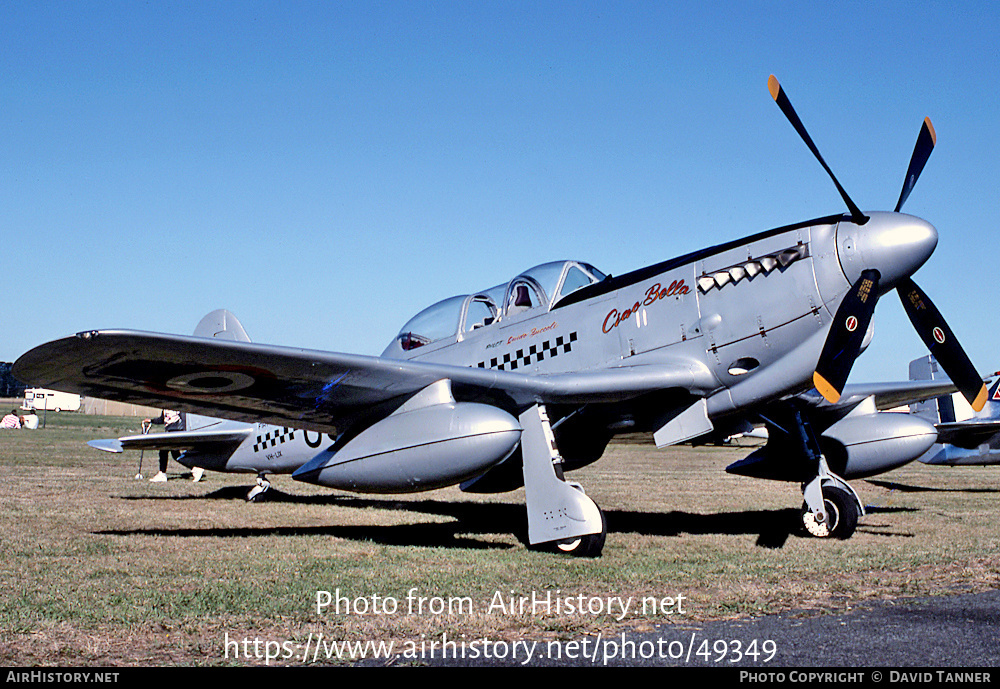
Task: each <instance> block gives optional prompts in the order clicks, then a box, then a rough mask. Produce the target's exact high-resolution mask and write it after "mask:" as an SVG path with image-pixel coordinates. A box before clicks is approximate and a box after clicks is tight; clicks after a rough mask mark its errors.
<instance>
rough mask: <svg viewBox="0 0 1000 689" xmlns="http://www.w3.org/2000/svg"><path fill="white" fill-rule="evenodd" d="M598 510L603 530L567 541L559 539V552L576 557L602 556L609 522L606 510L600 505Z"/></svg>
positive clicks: (556, 547) (556, 546)
mask: <svg viewBox="0 0 1000 689" xmlns="http://www.w3.org/2000/svg"><path fill="white" fill-rule="evenodd" d="M597 511H598V512H600V513H601V532H600V533H594V534H587V535H586V536H580V537H579V538H568V539H566V540H565V541H557V542H556V543H555V550H556V552H558V553H566V554H567V555H573V556H575V557H600V555H601V551H603V550H604V541H605V539H606V538H607V535H608V522H607V520H606V519H605V518H604V510H602V509H601V508H600V507H598V508H597Z"/></svg>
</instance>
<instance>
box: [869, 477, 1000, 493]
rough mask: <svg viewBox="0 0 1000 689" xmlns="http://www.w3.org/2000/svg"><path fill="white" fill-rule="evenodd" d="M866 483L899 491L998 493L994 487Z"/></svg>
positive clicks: (874, 481)
mask: <svg viewBox="0 0 1000 689" xmlns="http://www.w3.org/2000/svg"><path fill="white" fill-rule="evenodd" d="M868 483H870V484H872V485H873V486H878V487H879V488H885V489H886V490H898V491H899V492H900V493H1000V490H997V489H996V488H930V487H928V486H911V485H907V484H905V483H896V482H894V481H878V480H871V479H869V480H868Z"/></svg>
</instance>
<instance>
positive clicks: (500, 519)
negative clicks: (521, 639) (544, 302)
mask: <svg viewBox="0 0 1000 689" xmlns="http://www.w3.org/2000/svg"><path fill="white" fill-rule="evenodd" d="M247 490H248V487H240V486H230V487H225V488H220V489H218V490H216V491H213V492H211V493H208V494H205V495H200V496H199V495H188V496H142V497H133V496H127V497H125V496H123V499H127V500H244V499H245V498H246V493H247ZM267 502H271V503H278V504H281V503H290V504H302V505H331V506H334V505H335V506H338V507H342V508H356V509H381V510H394V511H400V512H409V513H412V514H414V515H419V514H425V515H432V516H435V517H447V518H451V519H452V520H453V521H449V522H446V523H440V522H417V523H413V524H405V525H391V526H352V525H345V526H338V525H328V526H315V527H294V526H290V527H281V526H278V527H260V528H254V527H246V528H226V527H204V528H199V527H194V528H177V529H134V530H105V531H100V532H97V533H101V534H110V535H119V536H125V535H155V536H178V537H223V538H227V537H231V538H246V537H249V536H332V537H336V538H344V539H348V540H356V541H370V542H374V543H379V544H381V545H407V546H425V547H449V548H468V549H508V548H510V547H512V546H510V545H509V544H503V543H495V542H486V541H482V540H480V538H482V537H484V536H488V535H491V534H494V535H495V534H499V535H506V534H513V535H514V536H515V537H516V538H517V539H518V541H520V542H521V543H522V544H527V524H526V520H525V511H524V505H523V504H522V503H477V502H444V501H435V500H415V501H410V500H395V499H392V498H391V497H387V498H369V497H359V496H354V495H344V494H330V495H291V494H288V493H284V492H282V491H280V490H277V489H275V488H273V487H272V488H271V489H270V490H269V491H268V493H267V499H266V501H265V503H267ZM901 511H909V510H908V509H906V508H892V507H884V508H879V507H875V508H868V512H869V514H872V513H883V514H886V513H891V512H901ZM605 518H606V519H607V525H608V532H609V533H612V534H613V533H631V534H638V535H645V536H662V537H668V538H669V537H677V536H681V535H683V534H696V535H712V534H717V535H730V536H733V535H751V536H756V537H757V538H756V545H757V546H758V547H761V548H769V549H778V548H782V547H784V545H785V543H786V542H787V541H788V539H789V538H790V537H795V538H810V537H809V536H807V535H806V534H804V533H803V532H802V529H801V522H800V520H799V510H798V509H797V508H786V509H777V510H751V511H743V512H721V513H717V514H699V513H693V512H683V511H672V512H665V513H656V512H639V511H631V510H606V511H605ZM883 528H884V525H880V524H870V525H867V524H864V523H863V522H862V524H861V525H859V529H861V530H862V531H864V532H866V533H870V534H874V535H881V536H907V534H901V533H890V532H887V531H884V530H882V529H883Z"/></svg>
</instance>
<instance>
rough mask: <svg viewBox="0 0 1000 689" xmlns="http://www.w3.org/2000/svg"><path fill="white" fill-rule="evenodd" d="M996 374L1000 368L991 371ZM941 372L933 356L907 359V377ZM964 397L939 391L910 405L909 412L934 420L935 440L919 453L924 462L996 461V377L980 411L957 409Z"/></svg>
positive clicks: (934, 376)
mask: <svg viewBox="0 0 1000 689" xmlns="http://www.w3.org/2000/svg"><path fill="white" fill-rule="evenodd" d="M993 375H994V376H1000V371H998V372H997V373H994V374H993ZM943 377H944V373H943V371H942V370H941V367H940V366H939V365H938V362H937V361H935V359H934V357H933V356H924V357H920V358H919V359H914V360H913V361H911V362H910V380H940V379H942V378H943ZM963 401H964V400H961V399H957V400H956V399H955V398H954V396H953V395H943V396H940V397H936V398H934V399H932V400H929V401H927V402H923V403H916V404H911V405H910V412H911V413H912V414H914V415H916V416H919V417H920V418H923V419H926V420H928V421H930V422H931V423H933V424H934V427H935V428H936V429H937V432H938V442H937V443H935V444H934V446H933V447H932V448H931V449H930V450H928V451H927V452H926V453H924V454H923V455H921V456H920V457H919V459H920V461H921V462H924V463H925V464H947V465H950V466H960V465H963V466H964V465H980V464H1000V377H998V378H997V380H996V382H994V383H993V386H992V387H991V388H990V389H989V393H988V395H987V401H986V405H985V406H984V407H983V409H982V410H980V411H978V412H977V411H974V410H968V411H969V412H970V413H968V414H966V413H959V411H958V409H956V407H958V408H959V409H961V406H962V402H963Z"/></svg>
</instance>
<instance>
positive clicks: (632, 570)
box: [0, 413, 1000, 666]
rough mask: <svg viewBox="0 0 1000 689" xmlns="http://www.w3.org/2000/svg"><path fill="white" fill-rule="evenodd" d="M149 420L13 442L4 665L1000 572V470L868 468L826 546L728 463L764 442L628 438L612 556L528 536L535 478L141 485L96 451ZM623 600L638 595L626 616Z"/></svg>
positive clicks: (637, 625) (198, 659) (819, 600)
mask: <svg viewBox="0 0 1000 689" xmlns="http://www.w3.org/2000/svg"><path fill="white" fill-rule="evenodd" d="M135 432H138V419H128V418H121V417H102V416H84V415H80V414H70V413H62V414H53V413H50V414H49V415H48V417H47V419H46V424H45V428H39V429H38V430H37V431H4V432H3V433H2V435H0V479H2V485H3V487H4V497H3V499H2V500H0V661H2V662H3V663H4V664H5V665H8V666H21V665H88V666H97V665H101V666H122V665H124V666H127V665H212V666H216V665H263V664H265V662H267V663H270V664H284V665H293V664H305V663H313V662H317V663H338V662H345V661H343V660H338V659H337V658H335V657H331V658H326V657H322V656H319V657H313V656H310V657H309V658H303V657H302V655H300V654H298V653H294V654H292V653H290V654H289V655H288V656H285V657H275V658H271V659H265V657H264V656H263V655H260V654H257V655H251V654H250V653H249V651H251V650H253V649H252V648H251V647H248V646H246V645H245V644H244V645H243V646H242V647H240V648H238V649H236V648H234V646H233V641H234V640H235V641H238V642H243V641H244V640H256V641H258V649H257V650H260V649H261V648H263V646H261V645H260V644H268V643H270V644H272V647H271V648H272V649H281V650H282V651H284V650H285V649H300V648H301V647H302V645H303V644H305V643H306V642H307V640H311V639H316V638H320V637H319V635H322V638H323V639H326V640H338V641H361V642H365V641H372V642H374V641H381V642H393V643H395V644H397V646H396V647H397V648H398V647H399V645H401V644H405V643H426V642H427V640H433V639H440V638H443V637H447V638H451V639H468V640H472V639H480V638H489V639H494V640H508V641H514V640H517V639H525V638H528V639H537V640H542V641H544V640H552V639H567V640H569V639H579V638H581V637H585V636H588V635H596V634H597V633H599V632H601V633H608V632H612V631H623V630H631V629H649V628H651V627H652V626H653V625H657V624H674V625H679V626H680V627H683V626H684V625H686V624H687V625H690V624H693V623H698V622H701V621H704V620H711V619H721V618H737V617H742V616H751V615H761V614H766V613H774V612H784V611H801V614H802V615H810V614H824V613H826V612H831V611H843V610H847V609H851V608H855V607H859V606H864V605H865V604H867V603H870V602H873V601H882V600H889V599H895V598H900V597H911V596H925V595H939V594H948V593H964V592H975V591H982V590H988V589H996V588H997V587H998V585H1000V548H998V545H1000V528H998V527H997V516H998V514H1000V503H998V497H1000V467H964V468H935V467H928V466H925V465H923V464H919V463H913V464H911V465H909V466H906V467H903V468H901V469H898V470H896V471H894V472H892V473H889V474H885V475H882V476H879V477H874V478H872V479H869V480H864V481H854V482H852V485H854V487H855V489H856V490H857V491H858V493H859V494H860V496H861V498H862V501H863V502H865V504H866V505H867V506H868V511H869V514H868V516H866V517H864V518H863V519H862V520H861V523H860V525H859V528H858V531H857V533H856V534H855V535H854V537H853V538H851V539H850V540H848V541H827V540H816V539H812V538H808V537H805V536H803V535H801V534H800V533H799V531H798V530H797V521H798V519H797V514H798V507H799V506H800V505H801V502H802V498H801V493H800V491H799V488H798V486H797V485H795V484H784V483H775V482H769V481H757V480H753V479H747V478H741V477H735V476H730V475H728V474H726V473H725V472H724V468H725V466H726V465H727V464H729V463H731V462H732V461H735V460H736V459H738V458H740V457H743V456H745V455H746V454H747V453H748V452H749V449H748V448H747V447H702V448H690V447H677V448H669V449H667V450H661V451H658V450H656V449H655V448H654V447H653V446H652V445H649V444H645V443H642V442H634V441H631V442H630V441H625V442H617V443H613V444H612V445H611V446H610V447H609V448H608V451H607V453H606V454H605V456H604V458H603V459H602V460H601V461H599V462H597V463H596V464H594V465H591V466H590V467H587V468H585V469H583V470H580V471H578V472H575V473H573V474H572V475H571V476H570V478H571V479H573V480H576V481H579V482H580V483H582V484H583V486H584V487H585V488H586V490H587V492H588V494H589V495H591V496H592V497H593V498H594V499H595V501H596V502H597V503H598V505H600V506H601V508H602V509H603V510H604V511H605V514H606V516H607V522H608V539H607V544H606V546H605V548H604V554H603V556H602V557H601V558H598V559H593V560H589V559H577V558H571V557H565V556H559V555H553V554H548V553H543V552H535V551H531V550H528V549H527V548H526V547H525V545H524V543H523V541H522V538H523V533H524V531H525V524H524V520H525V515H524V508H523V493H522V492H521V491H518V492H515V493H509V494H502V495H497V496H473V495H466V494H463V493H461V492H460V491H459V490H458V489H457V488H450V489H444V490H439V491H433V492H428V493H417V494H413V495H403V496H379V495H373V496H366V495H352V494H347V493H341V492H337V491H331V490H328V489H325V488H320V487H317V486H309V485H307V484H301V483H298V482H296V481H293V480H292V479H291V478H290V477H287V476H277V477H274V478H273V480H272V484H273V488H272V499H271V500H270V501H268V502H264V503H260V504H252V503H247V502H246V501H245V500H244V496H245V494H246V492H247V491H248V490H249V488H250V487H251V486H252V485H253V483H254V480H253V477H252V476H249V475H242V476H241V475H225V474H218V473H207V474H206V478H205V480H204V481H202V482H201V483H193V482H191V481H190V474H189V472H187V470H185V469H184V468H183V467H182V466H181V465H179V464H177V463H175V462H173V461H171V464H170V468H169V471H170V472H171V480H170V481H168V482H166V483H159V484H151V483H149V482H148V480H141V481H138V480H135V479H134V476H135V474H136V471H137V468H138V463H139V454H138V453H135V452H129V453H124V454H119V455H112V454H106V453H102V452H98V451H97V450H94V449H92V448H90V447H88V446H87V445H86V444H85V443H86V441H87V440H91V439H95V438H105V437H116V436H118V435H123V434H129V433H135ZM142 469H143V473H144V475H145V477H146V479H148V478H149V477H151V476H152V475H153V473H155V470H156V453H152V452H147V453H145V455H144V457H143V467H142ZM326 594H329V598H330V601H331V602H330V604H329V605H327V606H326V607H324V608H321V609H319V608H317V599H318V597H319V598H320V599H321V600H326V599H325V598H324V595H326ZM615 599H617V600H629V599H630V600H632V601H633V603H632V607H630V608H629V610H628V612H627V614H623V611H622V610H621V609H620V608H617V607H615V606H614V604H613V601H614V600H615ZM546 600H547V601H550V602H551V601H557V602H560V603H561V606H560V608H559V609H556V608H555V607H554V606H552V605H549V606H548V607H547V608H546V607H545V605H544V604H542V605H539V603H538V601H546ZM668 600H669V601H671V603H667V601H668ZM332 601H338V605H337V608H335V606H334V604H333V602H332ZM641 601H647V602H649V605H648V606H647V609H646V610H643V609H642V608H641V606H640V602H641ZM652 601H657V606H656V609H652V607H653V606H652ZM532 602H534V603H535V606H534V607H532V605H531V603H532ZM578 603H583V604H585V605H586V606H588V609H585V610H580V609H578V608H574V606H575V605H577V604H578ZM571 608H573V609H571ZM227 642H229V643H228V644H227ZM244 651H247V652H248V653H244ZM280 655H284V653H283V652H282V653H281V654H280ZM248 656H249V657H248Z"/></svg>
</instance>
